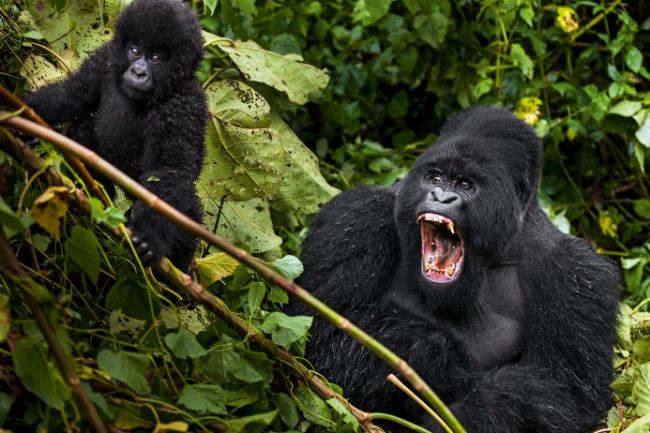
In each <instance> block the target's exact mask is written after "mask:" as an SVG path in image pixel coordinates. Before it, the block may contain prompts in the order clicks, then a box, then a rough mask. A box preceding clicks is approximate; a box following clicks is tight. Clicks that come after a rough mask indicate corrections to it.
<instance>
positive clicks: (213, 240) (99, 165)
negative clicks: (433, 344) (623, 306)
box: [0, 111, 466, 433]
mask: <svg viewBox="0 0 650 433" xmlns="http://www.w3.org/2000/svg"><path fill="white" fill-rule="evenodd" d="M9 116H10V113H7V112H4V111H0V119H1V120H0V124H2V125H5V126H8V127H12V128H15V129H17V130H19V131H22V132H23V133H26V134H29V135H32V136H37V137H40V138H42V139H45V140H47V141H49V142H50V143H52V144H54V145H55V146H56V147H57V149H59V150H60V151H62V152H64V153H69V154H72V155H75V156H76V157H78V158H79V159H81V160H82V161H83V162H85V163H86V164H88V165H89V166H90V167H92V168H93V169H94V170H96V171H97V172H98V173H100V174H102V175H104V176H106V177H107V178H108V179H110V180H111V181H113V182H114V183H116V184H117V185H119V186H120V187H122V188H123V189H124V190H125V191H126V192H127V193H128V194H130V195H131V196H132V197H134V198H135V199H137V200H140V201H141V202H143V203H145V204H146V205H148V206H149V207H150V208H151V209H153V210H154V211H155V212H157V213H159V214H161V215H163V216H164V217H165V218H167V219H168V220H170V221H172V222H173V223H175V224H177V225H178V226H179V227H182V228H183V229H184V230H186V231H188V232H190V233H192V234H194V235H195V236H197V237H199V238H201V239H203V240H205V241H206V242H208V243H210V244H212V245H214V246H216V247H217V248H219V249H220V250H222V251H223V252H225V253H226V254H228V255H229V256H231V257H233V258H234V259H236V260H237V261H239V262H241V263H243V264H245V265H246V266H248V267H249V268H251V269H252V270H254V271H256V272H257V273H258V274H259V275H260V276H262V277H263V278H264V279H265V280H267V281H269V282H270V283H272V284H275V285H277V286H278V287H280V288H282V289H283V290H285V291H286V292H288V293H290V294H292V295H293V296H295V297H296V298H298V299H299V300H300V301H301V302H303V303H304V304H305V305H307V306H308V307H310V308H311V309H312V310H314V311H315V312H316V313H317V314H319V315H320V316H322V317H324V318H325V319H326V320H328V321H329V322H330V323H332V324H333V325H335V326H336V327H338V328H339V329H341V330H342V331H343V332H345V333H346V334H348V335H349V336H350V337H352V338H354V339H355V340H356V341H358V342H359V343H361V344H362V345H363V346H364V347H366V348H367V349H368V350H370V351H371V352H372V353H374V354H375V355H376V356H378V357H379V358H381V359H382V360H383V361H384V362H386V363H388V364H389V365H390V366H392V367H393V368H395V369H396V370H397V371H399V372H400V373H401V374H402V376H403V377H405V378H406V379H407V380H408V381H409V382H410V383H411V385H413V388H414V389H415V390H416V391H417V392H419V393H420V394H421V395H422V396H423V397H424V399H425V400H426V401H427V403H429V404H430V405H431V406H432V407H433V409H434V410H436V411H437V413H438V414H439V415H440V417H441V418H442V419H443V420H444V421H445V422H446V423H447V425H448V426H449V427H450V428H451V430H452V431H453V432H454V433H466V432H465V429H464V428H463V427H462V425H461V424H460V422H458V420H457V419H456V417H455V416H454V415H453V414H452V413H451V411H450V410H449V408H447V406H446V405H445V404H444V403H443V402H442V400H441V399H440V397H438V395H437V394H436V393H435V392H434V391H433V390H432V389H431V387H430V386H429V385H427V384H426V382H424V380H423V379H422V377H420V375H419V374H418V373H417V372H416V371H415V370H414V369H413V368H412V367H411V366H410V365H409V364H408V363H407V362H406V361H405V360H404V359H402V358H400V357H399V356H397V355H396V354H395V353H394V352H392V351H390V350H389V349H388V348H387V347H385V346H384V345H383V344H381V343H380V342H378V341H377V340H375V339H373V338H372V337H371V336H370V335H368V334H367V333H366V332H364V331H363V330H361V329H360V328H358V327H357V326H356V325H354V324H353V323H352V322H350V321H349V320H348V319H346V318H345V317H343V316H341V315H340V314H339V313H337V312H336V311H334V310H333V309H331V308H330V307H329V306H327V305H326V304H324V303H323V302H321V301H320V300H319V299H317V298H316V297H314V296H313V295H312V294H311V293H309V292H308V291H307V290H305V289H303V288H302V287H300V286H299V285H297V284H296V283H294V282H291V281H289V280H287V279H286V278H284V277H283V276H281V275H280V274H278V273H277V272H275V271H273V270H272V269H271V268H270V267H269V266H267V265H265V264H264V263H262V262H261V261H259V260H257V259H255V258H254V257H252V256H251V255H249V254H248V253H247V252H246V251H244V250H242V249H240V248H238V247H236V246H234V245H233V244H231V243H230V242H228V241H226V240H225V239H223V238H222V237H220V236H218V235H216V234H215V233H212V232H211V231H209V230H207V229H205V228H204V227H203V226H201V225H200V224H198V223H197V222H195V221H194V220H192V219H191V218H189V217H187V216H185V215H184V214H183V213H181V212H179V211H178V210H177V209H175V208H174V207H172V206H171V205H169V204H168V203H166V202H165V201H163V200H162V199H161V198H160V197H158V196H156V195H155V194H153V193H151V192H150V191H149V190H147V189H146V188H145V187H143V186H142V185H140V184H139V183H138V182H136V181H135V180H134V179H132V178H130V177H129V176H127V175H126V174H125V173H123V172H122V171H120V170H119V169H117V168H116V167H114V166H113V165H111V164H110V163H108V162H107V161H106V160H104V159H102V158H100V157H99V155H97V154H96V153H95V152H93V151H92V150H90V149H87V148H85V147H83V146H82V145H80V144H78V143H76V142H75V141H73V140H71V139H70V138H68V137H66V136H64V135H61V134H59V133H57V132H55V131H52V130H51V129H48V128H46V127H43V126H41V125H38V124H37V123H34V122H31V121H29V120H27V119H23V118H20V117H9Z"/></svg>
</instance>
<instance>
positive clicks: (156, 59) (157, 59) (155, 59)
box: [149, 54, 162, 65]
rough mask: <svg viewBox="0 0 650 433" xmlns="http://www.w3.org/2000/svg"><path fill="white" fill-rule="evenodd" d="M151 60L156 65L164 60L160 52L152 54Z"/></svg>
mask: <svg viewBox="0 0 650 433" xmlns="http://www.w3.org/2000/svg"><path fill="white" fill-rule="evenodd" d="M149 61H150V62H151V63H153V64H154V65H157V64H158V63H160V62H162V58H161V57H160V54H154V55H153V56H151V59H149Z"/></svg>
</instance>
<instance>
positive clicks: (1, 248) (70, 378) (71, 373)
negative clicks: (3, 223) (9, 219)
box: [0, 227, 108, 433]
mask: <svg viewBox="0 0 650 433" xmlns="http://www.w3.org/2000/svg"><path fill="white" fill-rule="evenodd" d="M0 266H1V268H2V272H3V273H4V274H5V275H6V276H7V278H9V279H10V280H11V281H13V282H14V284H16V286H18V288H19V289H20V292H21V294H22V296H23V299H24V300H25V304H27V308H29V310H30V311H31V312H32V316H34V321H35V322H36V325H37V326H38V328H39V329H40V331H41V334H43V337H44V338H45V341H47V345H48V346H49V348H50V350H51V351H52V355H53V356H54V359H55V360H56V363H57V364H58V366H59V369H60V370H61V373H62V374H63V376H64V377H65V380H66V382H67V383H68V385H69V386H70V389H71V390H72V393H73V394H74V395H75V396H76V397H77V400H78V401H79V404H80V405H81V407H82V408H83V410H84V412H85V413H86V415H87V416H88V422H90V425H91V427H92V429H93V430H94V431H95V433H107V432H108V430H107V429H106V426H105V425H104V423H103V422H102V420H101V418H100V417H99V414H98V413H97V410H96V409H95V406H93V404H92V402H91V401H90V398H88V394H86V391H85V390H84V389H83V387H82V386H81V379H79V376H77V373H76V372H75V370H74V368H73V367H72V364H71V363H70V360H69V359H68V356H67V355H66V353H65V350H64V349H63V345H62V344H61V341H60V340H59V338H58V337H57V335H56V331H55V330H54V327H53V326H52V324H51V323H50V321H49V319H48V318H47V314H46V313H45V311H44V310H43V307H42V306H41V304H40V303H39V302H38V301H37V300H36V298H35V297H34V295H33V294H32V287H33V286H34V285H36V284H37V283H36V282H34V281H33V280H32V279H31V278H29V276H28V275H27V274H26V273H25V271H23V269H22V268H21V267H20V263H19V262H18V259H16V255H15V254H14V252H13V250H12V249H11V245H9V241H8V240H7V237H6V236H5V234H4V230H2V228H1V227H0Z"/></svg>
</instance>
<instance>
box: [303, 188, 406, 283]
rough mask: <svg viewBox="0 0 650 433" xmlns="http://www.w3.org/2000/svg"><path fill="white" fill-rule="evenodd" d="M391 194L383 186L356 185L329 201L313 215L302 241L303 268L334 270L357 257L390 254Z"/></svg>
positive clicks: (392, 232)
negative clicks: (315, 267) (314, 267)
mask: <svg viewBox="0 0 650 433" xmlns="http://www.w3.org/2000/svg"><path fill="white" fill-rule="evenodd" d="M395 197H396V196H395V193H394V192H393V191H392V190H390V189H387V188H378V187H366V186H360V187H356V188H353V189H351V190H349V191H346V192H343V193H341V194H339V195H337V196H336V197H334V198H333V199H332V200H330V201H329V203H327V204H326V205H325V206H323V208H322V209H321V210H320V212H319V213H318V214H317V215H316V217H315V218H314V222H313V223H312V225H311V227H310V228H309V232H308V233H307V237H306V238H305V241H304V243H303V246H302V257H303V262H304V264H305V268H310V267H312V265H313V266H317V267H319V268H322V267H323V266H326V267H327V268H328V269H329V270H330V271H334V270H336V269H338V268H339V267H340V266H351V265H352V262H356V261H358V260H373V259H374V260H377V261H379V260H381V257H380V256H388V257H392V256H394V255H395V254H396V248H397V245H398V238H397V230H396V228H395V223H394V220H393V209H394V206H395Z"/></svg>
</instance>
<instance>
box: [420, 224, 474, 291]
mask: <svg viewBox="0 0 650 433" xmlns="http://www.w3.org/2000/svg"><path fill="white" fill-rule="evenodd" d="M418 221H419V222H420V236H421V239H422V270H423V272H424V274H425V276H426V277H427V278H428V279H430V280H433V281H435V282H447V281H451V280H452V279H454V278H455V277H456V276H457V275H458V273H459V271H460V265H461V263H462V258H463V242H462V240H461V238H460V237H459V236H458V234H457V230H456V229H455V227H454V222H453V221H452V220H450V219H449V218H447V217H444V216H442V215H437V214H433V213H425V214H421V215H420V216H419V217H418Z"/></svg>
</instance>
